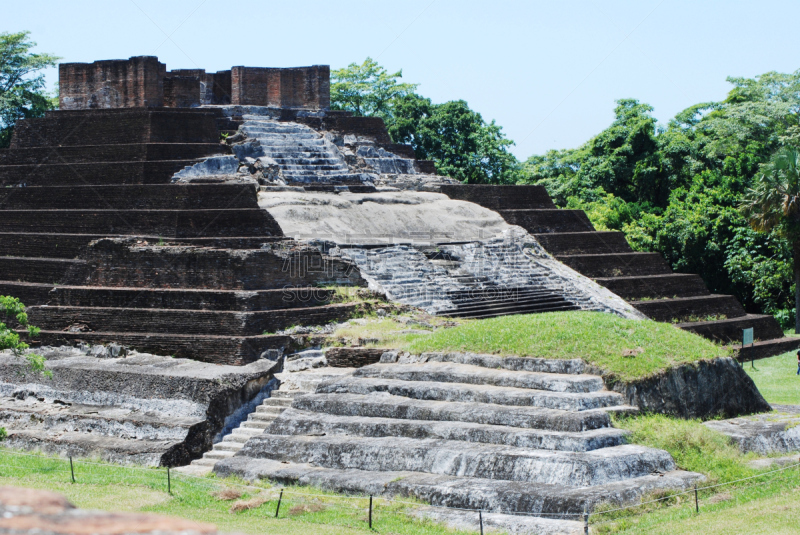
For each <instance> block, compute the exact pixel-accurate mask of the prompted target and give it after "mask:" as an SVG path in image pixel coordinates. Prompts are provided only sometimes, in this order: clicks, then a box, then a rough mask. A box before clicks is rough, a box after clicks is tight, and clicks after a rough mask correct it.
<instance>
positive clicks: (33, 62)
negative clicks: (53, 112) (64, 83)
mask: <svg viewBox="0 0 800 535" xmlns="http://www.w3.org/2000/svg"><path fill="white" fill-rule="evenodd" d="M28 37H29V32H17V33H0V147H7V146H8V144H9V142H10V140H11V132H12V129H13V127H14V124H15V123H16V122H17V120H18V119H24V118H29V117H40V116H42V115H43V114H44V112H45V111H47V110H50V109H53V108H55V107H56V105H57V99H55V98H53V97H52V96H50V95H49V94H47V92H45V90H44V87H45V81H44V75H43V74H41V73H40V72H39V71H41V70H42V69H44V68H46V67H52V66H54V65H55V64H56V62H57V61H58V60H59V59H60V58H58V57H56V56H54V55H52V54H35V53H32V52H31V51H30V50H31V49H32V48H33V47H35V46H36V43H34V42H33V41H30V40H29V39H28Z"/></svg>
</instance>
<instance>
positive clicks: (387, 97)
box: [331, 57, 417, 119]
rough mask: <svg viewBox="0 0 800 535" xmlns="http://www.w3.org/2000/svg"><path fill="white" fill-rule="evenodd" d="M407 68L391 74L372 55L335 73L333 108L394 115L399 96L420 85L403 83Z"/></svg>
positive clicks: (333, 80)
mask: <svg viewBox="0 0 800 535" xmlns="http://www.w3.org/2000/svg"><path fill="white" fill-rule="evenodd" d="M402 77H403V71H402V70H399V71H397V72H394V73H389V72H387V71H386V69H385V68H383V67H381V66H380V65H378V62H376V61H375V60H373V59H372V58H369V57H368V58H367V59H365V60H364V62H363V63H362V64H360V65H359V64H358V63H351V64H350V65H348V66H347V67H345V68H343V69H337V70H334V71H333V72H331V108H332V109H334V110H344V111H349V112H352V113H353V114H354V115H362V116H370V117H371V116H376V117H382V118H383V119H388V118H390V117H392V116H393V106H394V102H395V100H396V99H398V98H400V97H403V96H405V95H408V94H411V93H413V92H414V90H415V89H416V88H417V84H407V83H402V82H399V81H398V79H400V78H402Z"/></svg>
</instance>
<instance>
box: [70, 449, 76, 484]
mask: <svg viewBox="0 0 800 535" xmlns="http://www.w3.org/2000/svg"><path fill="white" fill-rule="evenodd" d="M69 473H70V474H72V482H73V483H75V468H74V467H73V466H72V455H70V456H69Z"/></svg>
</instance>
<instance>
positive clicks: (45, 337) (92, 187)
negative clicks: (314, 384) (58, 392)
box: [0, 109, 362, 364]
mask: <svg viewBox="0 0 800 535" xmlns="http://www.w3.org/2000/svg"><path fill="white" fill-rule="evenodd" d="M228 121H229V120H228V119H227V118H224V117H222V115H221V113H220V112H219V110H205V109H204V110H167V109H128V110H125V109H122V110H97V111H90V110H85V111H63V112H62V111H59V112H50V113H48V114H47V116H46V117H45V118H43V119H30V120H23V121H20V122H19V125H18V126H17V128H16V130H15V134H14V138H13V140H12V145H11V148H10V149H8V150H3V151H0V185H3V186H8V187H4V188H2V189H0V214H2V216H1V217H0V294H3V295H12V296H15V297H19V298H20V299H21V300H22V301H23V302H24V303H25V304H26V305H28V306H29V310H28V312H29V316H30V319H31V321H32V322H33V323H34V324H36V325H38V326H40V327H41V328H42V336H41V341H42V342H43V343H46V344H62V343H69V344H78V343H80V342H88V343H92V344H96V343H106V342H117V343H121V344H124V345H126V346H129V347H132V348H135V349H138V350H141V351H146V352H150V353H157V354H166V355H176V356H182V357H187V358H193V359H198V360H205V361H209V362H220V363H228V364H244V363H247V362H251V361H253V360H254V359H257V358H259V357H260V356H262V355H264V354H265V352H266V351H268V350H270V349H275V350H278V351H281V350H282V349H283V348H285V347H287V345H288V344H290V342H291V340H289V339H288V337H285V336H276V335H266V334H263V333H265V332H275V331H277V330H280V329H283V328H286V327H289V326H291V325H295V324H317V323H327V322H329V321H332V320H337V319H342V318H345V317H348V316H350V315H351V314H352V313H353V311H354V310H355V305H331V304H329V302H330V298H331V293H330V292H326V291H323V290H320V289H318V288H317V287H318V286H321V285H324V284H331V283H340V284H361V283H362V282H361V279H360V276H359V274H358V271H357V270H353V269H351V266H350V264H348V263H347V262H342V261H339V260H333V259H327V258H324V257H323V256H322V255H321V254H320V253H319V251H317V250H316V249H308V248H305V247H301V246H299V245H298V244H297V243H295V242H293V241H292V240H288V239H286V238H285V237H283V233H282V231H281V229H280V227H279V226H278V225H277V223H276V222H275V221H274V220H273V219H272V218H271V217H270V215H269V214H268V213H267V212H265V211H264V210H262V209H260V208H259V207H258V204H257V199H256V185H255V184H254V183H253V182H252V181H251V182H247V181H241V180H240V181H237V180H235V179H234V180H230V179H226V180H222V179H219V180H216V181H215V180H211V179H209V180H206V181H205V182H208V183H191V184H178V183H171V177H172V175H173V174H174V173H175V172H176V171H178V170H179V169H182V168H184V167H186V166H188V165H193V164H195V163H197V162H199V161H201V160H202V158H203V157H207V156H211V155H218V154H223V155H224V154H229V153H230V148H229V147H228V146H226V145H221V144H220V143H219V129H218V125H219V127H222V128H224V127H226V126H227V123H228ZM293 266H294V268H293ZM308 266H324V269H322V270H321V271H319V272H314V271H313V269H311V270H310V269H309V268H308Z"/></svg>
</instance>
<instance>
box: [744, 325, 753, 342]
mask: <svg viewBox="0 0 800 535" xmlns="http://www.w3.org/2000/svg"><path fill="white" fill-rule="evenodd" d="M752 343H753V328H752V327H750V328H749V329H742V345H743V346H746V345H747V344H752Z"/></svg>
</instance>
